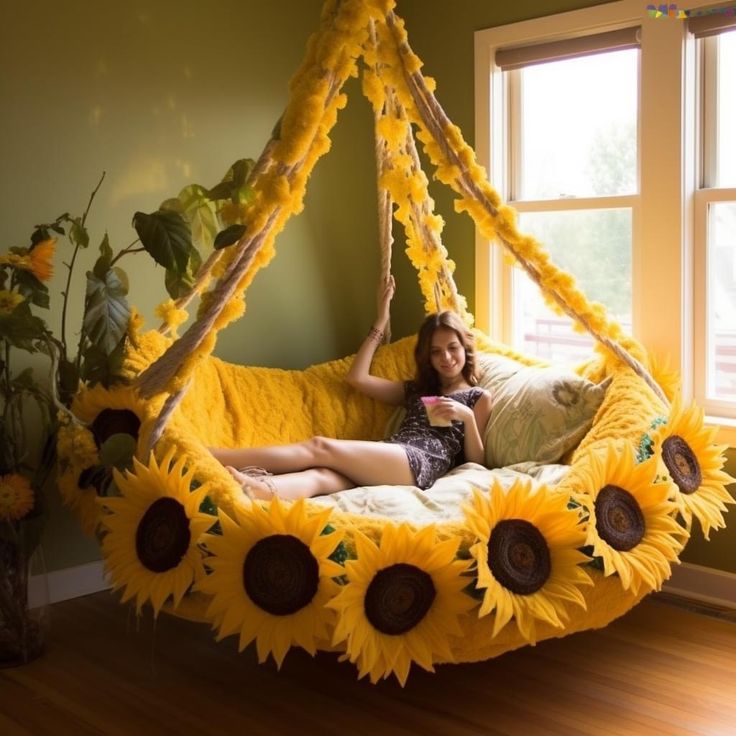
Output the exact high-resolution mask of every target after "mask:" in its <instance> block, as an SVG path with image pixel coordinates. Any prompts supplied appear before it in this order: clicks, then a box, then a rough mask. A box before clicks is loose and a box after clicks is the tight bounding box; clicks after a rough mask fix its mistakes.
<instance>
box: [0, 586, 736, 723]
mask: <svg viewBox="0 0 736 736" xmlns="http://www.w3.org/2000/svg"><path fill="white" fill-rule="evenodd" d="M51 617H52V619H51V628H50V636H49V644H48V650H47V652H46V654H45V655H44V656H43V657H42V658H41V659H39V660H37V661H36V662H34V663H32V664H30V665H27V666H26V667H22V668H16V669H6V670H0V734H2V735H3V736H16V734H18V735H20V734H30V735H31V736H45V735H46V734H54V735H57V734H62V735H63V734H75V736H76V735H77V734H79V735H83V734H125V736H132V735H133V734H136V735H137V734H146V735H147V734H177V736H179V735H182V734H198V735H199V736H202V735H207V734H219V735H223V736H227V735H228V734H243V735H244V736H250V735H251V734H268V735H269V736H274V735H278V734H299V735H300V736H301V735H307V736H308V735H310V734H321V735H330V734H335V735H336V736H351V735H352V734H372V735H375V736H381V735H383V734H390V735H392V734H423V735H431V734H438V735H441V736H461V735H462V736H465V735H468V736H469V735H470V734H506V735H509V734H510V735H512V736H514V735H516V734H519V735H520V736H521V735H524V736H526V735H528V734H531V735H533V734H540V735H541V734H543V735H544V736H547V735H548V734H564V736H574V735H576V734H591V735H594V736H607V735H608V734H611V735H620V736H632V735H633V736H636V735H638V734H642V735H646V736H649V735H650V734H673V735H676V736H684V735H685V734H708V735H709V736H712V735H715V734H718V735H719V736H720V735H725V734H736V623H734V622H733V621H729V620H721V619H718V618H715V617H713V616H710V615H708V616H706V615H702V614H700V613H696V612H693V611H691V610H687V609H686V608H684V607H682V606H677V605H672V604H671V603H668V602H664V601H663V600H662V599H657V598H650V599H648V600H646V601H644V602H643V603H642V604H640V605H639V606H638V607H636V608H635V609H633V610H632V611H631V612H630V613H629V614H627V615H626V616H625V617H623V618H622V619H620V620H618V621H616V622H614V623H613V624H612V625H610V626H609V627H608V628H606V629H604V630H601V631H592V632H585V633H582V634H576V635H573V636H568V637H566V638H564V639H559V640H553V641H547V642H543V643H541V644H539V645H538V646H536V647H526V648H524V649H522V650H519V651H517V652H511V653H509V654H506V655H504V656H502V657H499V658H497V659H495V660H491V661H487V662H481V663H478V664H463V665H444V666H441V667H439V668H438V671H437V673H436V674H434V675H432V674H429V673H425V672H424V671H422V670H420V669H417V670H413V671H412V673H411V675H410V677H409V681H408V683H407V685H406V687H405V688H404V689H402V688H401V687H399V685H398V684H397V683H396V682H395V681H394V680H391V681H385V682H381V683H379V684H378V685H375V686H373V685H370V684H369V683H368V682H367V681H365V680H362V681H358V680H357V679H356V674H355V670H354V668H353V666H352V665H350V664H347V663H343V664H341V663H339V662H338V661H337V657H336V656H335V655H331V654H320V655H318V656H317V657H316V658H315V659H312V658H310V657H309V656H308V655H306V654H305V653H303V652H301V651H297V650H292V651H291V652H289V654H288V655H287V657H286V661H285V663H284V666H283V668H282V670H281V672H280V673H277V672H276V669H275V667H274V665H273V664H272V663H271V662H269V664H268V665H261V666H259V665H258V664H257V662H256V658H255V654H254V652H253V651H252V650H250V649H249V650H247V651H246V652H244V653H243V654H241V655H238V654H237V652H236V648H235V641H234V639H233V638H231V639H228V640H226V641H224V642H221V643H220V644H216V643H215V642H214V639H213V637H212V634H211V632H210V631H209V629H208V628H207V627H206V626H204V625H198V624H192V623H189V622H186V621H182V620H180V619H176V618H171V617H168V616H165V615H162V616H161V618H160V619H159V621H158V622H157V623H155V624H154V623H153V622H152V621H151V620H149V619H148V618H146V619H144V620H142V621H140V622H139V621H137V620H136V619H135V617H134V616H132V615H131V613H130V609H129V608H128V607H123V606H121V605H119V604H118V603H117V599H116V598H115V597H114V596H113V595H111V594H109V593H98V594H96V595H92V596H88V597H87V598H79V599H76V600H73V601H67V602H64V603H59V604H56V605H55V606H53V607H52V609H51Z"/></svg>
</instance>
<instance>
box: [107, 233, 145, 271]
mask: <svg viewBox="0 0 736 736" xmlns="http://www.w3.org/2000/svg"><path fill="white" fill-rule="evenodd" d="M140 242H141V241H140V238H136V239H135V240H134V241H133V242H132V243H131V244H130V245H129V246H127V247H126V248H123V249H122V250H121V251H120V252H119V253H118V254H117V255H116V256H115V258H113V259H112V260H111V261H110V268H112V267H113V266H114V265H115V263H116V262H117V261H119V260H120V259H121V258H122V257H123V256H124V255H127V254H128V253H142V252H143V251H145V250H146V249H145V248H134V247H133V246H134V245H135V244H136V243H140Z"/></svg>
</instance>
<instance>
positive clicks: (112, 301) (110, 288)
mask: <svg viewBox="0 0 736 736" xmlns="http://www.w3.org/2000/svg"><path fill="white" fill-rule="evenodd" d="M127 282H128V277H127V276H126V275H125V272H124V271H123V270H122V269H120V268H118V267H117V266H115V267H114V268H111V269H110V270H109V271H108V272H107V273H106V274H105V278H104V279H101V278H99V276H97V274H95V273H93V272H92V271H88V272H87V297H86V300H85V314H84V330H85V332H86V333H87V335H88V336H89V339H90V340H91V341H92V342H93V343H96V344H97V345H98V346H99V347H100V348H101V349H102V350H103V352H104V353H105V354H106V355H109V354H110V353H112V351H113V350H115V348H116V347H117V345H118V343H119V342H120V340H121V339H122V338H123V336H124V335H125V332H126V330H127V329H128V322H129V320H130V307H129V306H128V300H127V299H126V295H127V293H128V283H127Z"/></svg>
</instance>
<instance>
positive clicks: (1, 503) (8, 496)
mask: <svg viewBox="0 0 736 736" xmlns="http://www.w3.org/2000/svg"><path fill="white" fill-rule="evenodd" d="M33 498H34V497H33V488H31V483H30V481H29V480H28V478H26V477H25V476H23V475H19V474H18V473H8V474H7V475H0V521H20V520H21V519H22V518H23V517H24V516H27V515H28V513H29V512H30V511H31V509H32V508H33V502H34V501H33Z"/></svg>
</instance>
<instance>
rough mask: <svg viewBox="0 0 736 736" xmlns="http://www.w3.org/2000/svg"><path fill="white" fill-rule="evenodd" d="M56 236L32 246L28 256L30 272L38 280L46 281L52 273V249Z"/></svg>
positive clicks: (53, 248) (54, 245) (54, 246)
mask: <svg viewBox="0 0 736 736" xmlns="http://www.w3.org/2000/svg"><path fill="white" fill-rule="evenodd" d="M55 249H56V238H48V239H47V240H42V241H41V242H40V243H36V245H34V246H33V248H32V250H31V252H30V253H29V257H30V259H31V267H30V270H31V273H32V274H33V275H34V276H35V277H36V278H37V279H38V280H39V281H48V280H49V279H50V278H51V277H52V276H53V274H54V264H53V260H54V250H55Z"/></svg>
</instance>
